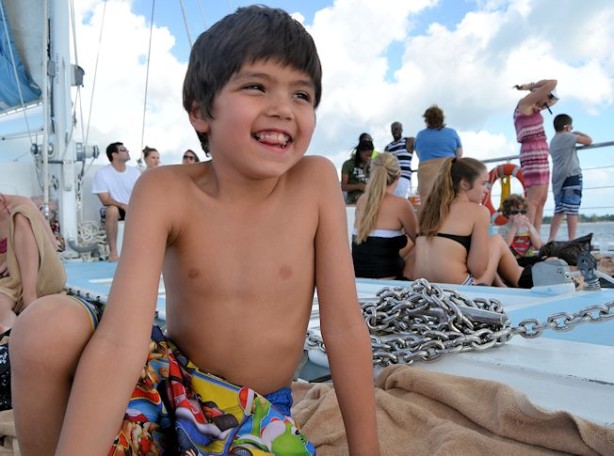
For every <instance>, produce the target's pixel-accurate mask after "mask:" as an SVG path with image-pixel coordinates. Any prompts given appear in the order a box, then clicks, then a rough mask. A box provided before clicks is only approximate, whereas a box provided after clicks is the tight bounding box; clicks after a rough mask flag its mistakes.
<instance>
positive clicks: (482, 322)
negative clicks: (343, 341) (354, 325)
mask: <svg viewBox="0 0 614 456" xmlns="http://www.w3.org/2000/svg"><path fill="white" fill-rule="evenodd" d="M360 307H361V309H362V314H363V316H364V319H365V323H366V324H367V327H368V328H369V332H370V334H371V347H372V350H373V364H375V365H381V366H388V365H390V364H398V363H403V364H411V363H413V362H414V361H417V360H424V361H432V360H435V359H437V358H440V357H441V356H443V355H445V354H448V353H458V352H464V351H471V350H486V349H488V348H491V347H494V346H498V345H502V344H504V343H506V342H507V341H509V340H510V339H511V338H512V337H513V336H515V335H517V334H519V335H520V336H522V337H525V338H536V337H539V336H540V335H541V334H542V333H543V332H544V331H545V330H546V329H551V330H554V331H571V330H572V329H573V328H575V327H576V326H577V325H580V324H582V323H597V322H602V321H606V320H609V319H610V318H614V301H612V302H609V303H607V304H600V305H594V306H590V307H587V308H584V309H582V310H579V311H578V312H575V313H568V312H558V313H555V314H552V315H550V316H549V317H548V318H547V319H546V321H545V322H544V323H540V322H539V321H538V320H537V319H533V318H531V319H526V320H523V321H521V322H520V323H519V324H518V326H516V327H512V326H511V322H510V319H509V317H508V315H507V314H506V313H505V310H504V308H503V305H502V304H501V302H499V301H498V300H496V299H485V298H476V299H469V298H467V297H465V296H462V295H461V294H459V293H458V292H456V291H454V290H449V289H443V288H441V287H439V286H437V285H433V284H431V283H429V282H428V281H427V280H425V279H418V280H416V281H414V282H413V283H412V284H411V286H410V287H385V288H382V289H381V290H380V291H378V292H377V293H376V296H375V298H369V299H364V300H361V301H360ZM305 346H306V348H308V349H309V348H318V349H320V350H322V351H324V352H325V351H326V347H325V346H324V341H323V340H322V337H321V335H320V333H319V331H317V330H313V329H311V330H309V331H308V333H307V338H306V342H305Z"/></svg>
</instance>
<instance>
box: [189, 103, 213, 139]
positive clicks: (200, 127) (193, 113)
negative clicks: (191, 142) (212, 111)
mask: <svg viewBox="0 0 614 456" xmlns="http://www.w3.org/2000/svg"><path fill="white" fill-rule="evenodd" d="M188 117H189V118H190V123H191V124H192V127H194V130H196V131H197V132H199V133H208V132H209V121H208V120H205V119H203V115H202V113H201V111H200V105H199V104H198V103H196V102H194V103H192V109H191V110H190V113H189V114H188Z"/></svg>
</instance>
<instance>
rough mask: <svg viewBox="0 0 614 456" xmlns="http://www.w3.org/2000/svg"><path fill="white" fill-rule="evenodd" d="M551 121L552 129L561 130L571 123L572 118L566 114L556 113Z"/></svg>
mask: <svg viewBox="0 0 614 456" xmlns="http://www.w3.org/2000/svg"><path fill="white" fill-rule="evenodd" d="M552 123H553V125H554V131H563V129H564V128H565V127H566V126H567V125H572V124H573V119H572V118H571V116H568V115H567V114H558V115H557V116H556V117H555V118H554V121H553V122H552Z"/></svg>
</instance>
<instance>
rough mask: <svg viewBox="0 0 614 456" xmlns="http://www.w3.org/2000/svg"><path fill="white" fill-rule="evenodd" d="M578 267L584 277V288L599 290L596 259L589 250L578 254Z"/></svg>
mask: <svg viewBox="0 0 614 456" xmlns="http://www.w3.org/2000/svg"><path fill="white" fill-rule="evenodd" d="M578 269H579V270H580V272H581V273H582V277H583V278H584V289H585V290H595V291H596V290H601V285H600V283H599V277H598V276H597V260H596V259H595V257H594V256H593V255H591V253H590V252H586V251H584V252H580V254H579V255H578Z"/></svg>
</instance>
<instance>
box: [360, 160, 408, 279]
mask: <svg viewBox="0 0 614 456" xmlns="http://www.w3.org/2000/svg"><path fill="white" fill-rule="evenodd" d="M400 176H401V169H400V167H399V161H398V160H397V158H396V157H395V156H394V155H392V154H391V153H389V152H382V153H380V154H379V155H377V156H376V157H375V158H374V159H373V160H372V161H371V174H370V178H369V180H368V182H367V188H366V190H365V193H364V194H363V195H362V196H361V197H360V198H359V199H358V203H357V205H356V216H355V219H354V232H353V236H352V259H353V261H354V272H355V274H356V277H368V278H372V279H399V278H402V277H403V266H404V259H403V254H404V253H405V248H406V246H407V244H408V241H411V243H410V247H411V245H413V241H414V239H415V238H416V226H417V221H416V215H415V213H414V208H413V207H412V205H411V203H410V202H409V200H408V199H407V198H403V197H400V196H397V195H395V194H394V190H395V188H396V186H397V183H398V182H399V177H400Z"/></svg>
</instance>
